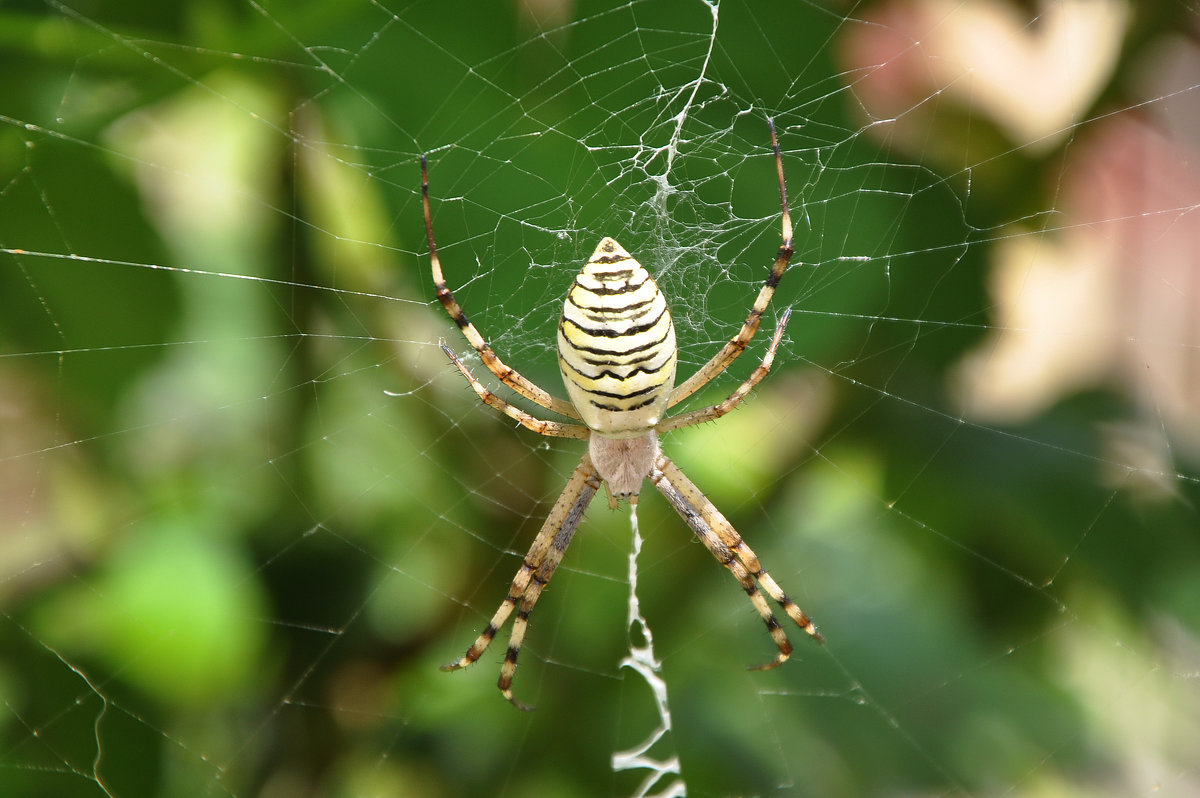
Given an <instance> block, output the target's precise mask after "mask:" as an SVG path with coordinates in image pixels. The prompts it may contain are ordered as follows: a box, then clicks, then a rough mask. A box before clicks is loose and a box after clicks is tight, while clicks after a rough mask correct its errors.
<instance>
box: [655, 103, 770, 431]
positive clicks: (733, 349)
mask: <svg viewBox="0 0 1200 798" xmlns="http://www.w3.org/2000/svg"><path fill="white" fill-rule="evenodd" d="M767 124H768V125H769V126H770V128H771V149H773V150H774V151H775V172H776V173H777V175H778V176H779V201H780V204H781V205H782V206H783V222H782V228H783V230H782V233H783V242H782V243H781V244H780V246H779V250H778V252H776V254H775V263H774V264H772V266H771V273H770V274H768V275H767V281H766V282H765V283H763V287H762V288H761V289H759V292H758V297H757V298H755V300H754V306H753V307H751V308H750V315H749V316H747V317H746V321H745V323H743V324H742V328H741V329H740V330H738V333H737V335H735V336H733V338H731V339H730V340H729V343H727V344H725V346H724V347H722V348H721V351H720V352H717V354H715V355H713V357H712V359H711V360H709V361H708V362H707V363H705V364H704V365H703V366H702V367H701V368H700V370H699V371H697V372H696V373H695V374H693V375H692V376H691V377H689V378H688V379H687V380H685V381H684V382H682V383H680V384H679V385H676V386H675V389H674V390H673V391H671V398H670V399H669V400H668V401H667V407H674V406H675V405H677V404H679V403H680V402H682V401H683V400H684V399H687V398H688V397H689V396H691V395H692V394H694V393H695V392H696V391H698V390H700V389H701V388H703V387H704V386H705V385H707V384H708V382H709V381H710V380H712V379H713V378H714V377H716V376H717V375H718V374H720V373H721V372H722V371H724V370H725V369H726V368H728V367H729V364H730V363H732V362H733V361H734V360H736V359H737V357H738V355H740V354H741V353H742V352H744V351H745V349H746V345H747V344H749V343H750V339H751V338H753V337H754V333H755V332H757V331H758V325H759V322H761V321H762V317H763V313H765V312H766V310H767V305H769V304H770V303H771V297H773V296H774V295H775V287H776V286H778V285H779V281H780V280H782V279H783V273H784V272H785V271H787V267H788V263H790V262H791V260H792V252H793V250H792V212H791V210H789V208H788V198H787V186H786V185H785V184H784V180H783V157H782V156H781V155H780V153H779V140H778V139H777V138H776V137H775V122H774V121H773V120H771V119H767Z"/></svg>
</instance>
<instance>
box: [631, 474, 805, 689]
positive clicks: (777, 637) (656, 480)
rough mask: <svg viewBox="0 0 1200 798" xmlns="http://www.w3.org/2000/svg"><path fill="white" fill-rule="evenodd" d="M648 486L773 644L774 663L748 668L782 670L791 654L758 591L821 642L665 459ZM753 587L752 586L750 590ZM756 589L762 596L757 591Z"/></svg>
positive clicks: (713, 511) (734, 535)
mask: <svg viewBox="0 0 1200 798" xmlns="http://www.w3.org/2000/svg"><path fill="white" fill-rule="evenodd" d="M650 481H651V482H652V483H653V484H654V486H655V487H656V488H658V490H659V492H660V493H662V495H663V496H665V497H666V499H667V501H668V502H669V503H670V504H671V506H672V507H674V508H675V511H676V512H678V513H679V515H680V516H681V517H682V518H683V520H684V521H686V522H687V525H688V526H690V527H691V528H692V531H693V532H695V533H696V537H698V538H699V539H700V541H701V542H702V543H703V544H704V545H705V546H706V547H707V548H708V550H709V551H710V552H712V555H713V556H714V557H716V558H717V561H718V562H720V563H721V564H722V565H724V566H725V567H726V568H728V569H729V572H730V573H731V574H733V576H734V578H735V579H737V581H738V584H739V585H741V586H742V589H743V590H745V591H746V595H747V596H749V597H750V603H751V604H753V605H754V609H755V610H757V611H758V614H759V617H761V618H762V619H763V623H765V624H766V625H767V631H768V632H769V633H770V635H771V639H772V640H773V641H774V642H775V645H776V647H777V648H778V649H779V653H778V654H777V655H776V657H775V659H774V660H772V661H770V662H767V663H764V664H762V665H758V666H754V668H753V669H755V670H763V669H768V668H774V667H777V666H779V665H782V664H783V663H784V662H786V661H787V659H788V657H790V656H791V654H792V643H791V641H790V640H788V637H787V634H786V633H785V632H784V631H783V627H781V626H780V625H779V621H778V620H776V618H775V614H774V613H773V612H771V607H770V605H768V604H767V600H766V599H765V598H763V591H765V592H766V593H767V595H769V596H770V597H771V599H772V600H774V602H775V603H776V604H778V605H779V607H780V609H782V610H783V611H784V612H785V613H787V615H788V617H789V618H791V619H792V620H793V621H794V622H795V623H796V625H797V626H799V627H800V628H801V629H803V630H804V631H805V632H806V633H807V634H808V635H809V636H811V637H812V638H813V639H814V640H816V641H817V642H818V643H823V642H825V638H823V637H821V633H820V632H818V631H817V627H816V626H814V625H813V622H812V620H811V619H809V617H808V616H807V615H805V614H804V611H803V610H801V609H800V607H799V606H797V604H796V602H794V601H792V600H791V599H790V598H788V596H787V594H786V593H784V592H783V589H782V588H780V587H779V583H778V582H776V581H775V580H774V578H772V577H771V575H770V574H769V573H767V572H766V570H764V569H763V567H762V563H760V562H759V559H758V556H757V555H756V554H755V553H754V551H753V550H752V549H751V548H750V547H749V546H747V545H746V542H745V541H744V540H742V536H741V535H739V534H738V532H737V530H736V529H734V528H733V525H732V524H730V523H729V521H728V520H727V519H726V518H725V516H724V515H722V514H721V511H720V510H718V509H717V508H716V507H715V506H714V505H713V503H712V502H711V501H709V500H708V497H707V496H705V495H704V494H703V493H701V492H700V489H699V488H697V487H696V486H695V484H693V482H692V481H691V480H690V479H688V478H687V477H686V476H685V475H684V473H683V471H681V470H680V468H679V466H677V465H675V463H673V462H672V461H671V459H670V458H669V457H667V456H666V455H659V457H658V460H657V461H656V462H655V465H654V471H653V472H651V474H650ZM755 582H757V583H758V584H757V585H756V584H755ZM759 585H761V586H762V591H760V590H759V589H758V586H759Z"/></svg>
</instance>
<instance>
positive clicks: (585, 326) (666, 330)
mask: <svg viewBox="0 0 1200 798" xmlns="http://www.w3.org/2000/svg"><path fill="white" fill-rule="evenodd" d="M675 358H676V350H675V327H674V325H672V324H671V312H670V311H669V310H668V309H667V302H666V300H665V299H664V298H663V295H662V292H661V291H659V290H658V286H657V285H655V283H654V280H652V279H651V278H650V273H649V272H647V271H646V270H645V269H644V268H643V267H642V265H641V264H640V263H638V262H637V261H636V260H634V259H633V258H632V257H630V255H629V253H628V252H626V251H625V249H624V248H623V247H622V246H621V245H620V244H618V243H617V242H616V241H614V240H613V239H611V238H605V239H604V240H603V241H601V242H600V245H599V246H598V247H596V251H595V252H593V253H592V257H591V258H590V259H589V260H588V262H587V263H586V264H585V265H584V267H583V270H582V271H580V272H579V275H578V276H577V277H576V278H575V284H574V285H572V286H571V290H570V291H569V292H568V293H567V301H566V304H565V306H564V307H563V315H562V320H561V321H560V322H559V324H558V366H559V369H561V370H562V375H563V383H564V384H565V385H566V388H567V395H568V396H569V397H570V399H571V403H572V404H573V405H574V406H575V409H576V410H577V411H578V412H579V415H580V416H581V417H582V418H583V422H584V423H585V424H587V425H588V427H590V428H591V429H592V430H593V431H595V432H598V433H600V434H602V435H605V436H608V437H615V438H625V437H633V436H635V435H642V434H644V433H646V432H647V431H649V430H651V429H653V428H654V426H655V425H656V424H658V422H659V421H660V420H661V419H662V416H663V412H664V411H665V410H666V404H667V398H668V397H669V396H670V393H671V388H672V386H673V385H674V384H675Z"/></svg>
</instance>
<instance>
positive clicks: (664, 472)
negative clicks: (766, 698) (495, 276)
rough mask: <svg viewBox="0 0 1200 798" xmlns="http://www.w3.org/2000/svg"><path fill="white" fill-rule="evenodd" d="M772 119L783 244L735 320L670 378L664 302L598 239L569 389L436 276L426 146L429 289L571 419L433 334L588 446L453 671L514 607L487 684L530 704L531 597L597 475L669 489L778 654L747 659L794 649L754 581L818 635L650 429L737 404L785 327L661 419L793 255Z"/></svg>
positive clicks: (763, 298) (570, 357) (576, 317)
mask: <svg viewBox="0 0 1200 798" xmlns="http://www.w3.org/2000/svg"><path fill="white" fill-rule="evenodd" d="M768 126H769V128H770V131H771V148H772V150H774V153H775V170H776V172H777V174H778V177H779V198H780V203H781V205H782V207H783V212H782V226H783V243H782V245H781V246H780V247H779V250H778V252H777V254H776V256H775V262H774V264H773V265H772V267H771V272H770V274H769V275H768V276H767V280H766V283H765V284H764V285H763V287H762V289H761V290H760V291H759V292H758V297H757V298H756V299H755V301H754V305H753V307H752V308H751V309H750V315H749V316H748V317H747V318H746V321H745V323H743V324H742V328H741V330H740V331H738V333H737V335H735V336H734V337H733V338H732V339H731V340H730V341H729V342H728V343H726V344H725V346H724V347H723V348H722V349H721V350H720V351H719V352H717V354H716V355H714V356H713V358H712V359H711V360H709V361H708V362H707V363H706V364H704V366H703V367H702V368H701V369H700V370H699V371H697V372H696V373H695V374H694V375H692V376H691V377H690V378H689V379H687V380H685V381H684V382H683V383H682V384H680V385H677V386H675V385H674V382H675V365H676V346H675V330H674V327H673V325H672V322H671V314H670V311H669V310H668V309H667V303H666V300H665V299H664V298H663V295H662V293H661V292H660V291H659V290H658V286H657V285H656V284H655V282H654V280H653V279H651V277H650V274H649V273H648V272H647V271H646V270H645V269H644V268H643V267H642V265H641V264H640V263H638V262H637V261H636V260H634V259H633V258H632V257H631V256H630V254H629V253H628V252H626V251H625V249H624V248H623V247H622V246H621V245H620V244H618V243H617V242H616V241H615V240H613V239H612V238H607V237H606V238H604V239H602V240H601V241H600V244H599V245H598V246H597V247H596V251H595V252H593V253H592V256H591V257H590V258H589V259H588V262H587V263H586V264H585V265H584V267H583V269H582V270H581V271H580V272H579V274H578V275H577V276H576V277H575V283H574V285H572V286H571V288H570V290H569V291H568V292H567V299H566V303H565V305H564V308H563V313H562V317H561V319H560V321H559V324H558V365H559V370H560V371H561V372H562V376H563V383H564V385H565V386H566V389H567V396H568V397H569V401H564V400H562V399H559V398H558V397H556V396H553V395H551V394H550V393H549V392H548V391H546V390H544V389H542V388H540V387H539V386H537V385H535V384H534V383H532V382H530V381H529V380H528V379H526V378H525V377H523V376H521V375H520V374H519V373H518V372H517V371H515V370H514V369H512V368H511V367H509V366H507V365H505V364H504V362H503V361H501V360H500V358H499V356H497V355H496V353H495V352H494V351H493V350H492V347H491V346H490V345H489V344H488V343H487V341H485V340H484V339H483V337H482V336H481V335H480V334H479V331H478V330H476V329H475V326H474V325H473V324H471V322H470V321H468V320H467V316H466V314H465V313H464V312H463V309H462V308H461V307H459V305H458V303H457V302H456V301H455V299H454V295H453V294H452V293H451V292H450V289H449V288H447V287H446V279H445V277H444V275H443V274H442V265H441V261H440V260H439V259H438V254H437V246H436V245H435V244H434V240H433V222H432V221H431V217H430V213H429V174H428V171H427V167H426V159H425V156H424V155H422V156H421V203H422V206H423V209H424V213H425V234H426V237H427V239H428V242H429V257H430V261H431V264H432V270H433V283H434V286H435V287H436V289H437V298H438V300H439V301H440V302H441V303H442V307H444V308H445V309H446V312H447V313H449V314H450V318H451V319H453V320H454V322H455V324H457V325H458V328H459V329H460V330H462V333H463V335H464V336H465V337H466V339H467V341H468V342H469V343H470V344H471V346H472V347H474V349H475V351H476V352H478V353H479V357H480V359H481V360H482V362H483V365H484V366H486V367H487V369H488V370H489V371H490V372H492V374H494V375H495V376H496V378H497V379H499V380H500V382H502V383H504V384H505V385H507V386H508V387H509V388H511V389H513V390H514V391H516V392H517V393H518V394H520V395H521V396H524V397H525V398H526V399H528V400H530V401H532V402H534V403H535V404H537V405H539V406H540V407H542V408H545V409H546V410H549V411H551V412H553V413H556V414H558V415H560V416H565V417H567V418H570V419H573V422H563V421H547V420H543V419H540V418H538V417H536V416H533V415H530V414H529V413H526V412H525V411H523V410H521V409H519V408H517V407H515V406H513V405H511V404H509V403H508V402H506V401H504V400H503V399H501V398H500V397H498V396H496V394H494V393H492V392H491V391H489V390H488V389H487V388H486V387H485V386H484V385H483V384H482V383H481V382H480V381H479V380H477V379H476V378H475V377H474V376H473V375H472V374H471V372H470V371H469V370H468V369H467V367H466V366H465V365H464V364H463V362H462V360H461V359H460V358H459V357H458V355H456V354H455V353H454V351H453V350H452V349H451V348H450V347H449V346H447V345H446V344H445V342H444V341H443V342H441V347H442V349H443V350H444V351H445V353H446V355H447V356H448V357H449V358H450V360H451V362H452V363H453V364H454V365H455V366H456V367H457V368H458V370H459V371H460V372H461V373H462V375H463V377H464V378H466V380H467V382H468V383H470V385H471V387H472V388H473V389H474V390H475V393H477V394H478V395H479V398H480V399H481V400H482V401H483V403H484V404H486V405H488V406H490V407H493V408H495V409H496V410H498V411H500V412H501V413H503V414H505V415H506V416H508V417H509V418H512V419H515V420H516V421H518V422H520V423H521V424H522V425H523V426H525V427H527V428H529V429H531V430H533V431H534V432H536V433H538V434H540V435H546V436H550V437H558V438H581V439H585V440H587V442H588V450H587V452H585V453H584V455H583V458H582V459H581V460H580V461H579V465H578V466H577V467H576V468H575V471H574V473H573V474H572V475H571V478H570V479H569V480H568V481H567V486H566V488H564V489H563V492H562V494H561V495H560V496H559V497H558V500H557V501H556V502H555V503H554V507H553V508H552V509H551V510H550V514H549V516H548V517H547V518H546V521H545V523H544V524H543V525H542V528H541V531H540V532H538V534H537V537H536V538H535V539H534V541H533V545H532V546H531V547H530V549H529V553H528V554H526V555H525V559H524V560H523V561H522V563H521V567H520V569H519V570H518V571H517V574H516V576H515V577H514V578H513V581H512V586H511V587H510V588H509V590H508V595H507V596H506V597H505V598H504V601H503V602H502V603H501V604H500V607H499V609H497V610H496V613H495V615H493V616H492V619H491V621H490V622H489V623H488V625H487V626H486V627H485V628H484V630H483V631H482V632H481V633H480V635H479V637H478V638H476V640H475V642H474V643H472V644H471V647H470V648H468V649H467V651H466V653H465V654H464V655H463V656H462V657H460V658H459V659H457V660H455V661H454V662H451V663H448V664H446V665H443V666H442V670H444V671H454V670H458V669H460V668H465V667H467V666H468V665H471V664H472V663H474V662H476V661H477V660H478V659H479V658H480V657H481V656H482V655H483V652H484V651H485V650H487V647H488V646H489V645H490V644H491V642H492V640H493V638H495V636H496V634H497V632H498V631H499V630H500V627H502V626H503V625H504V623H505V622H506V621H507V620H508V618H509V616H510V615H512V613H513V610H516V618H515V619H514V620H513V626H512V632H511V634H510V637H509V642H508V650H507V651H506V652H505V655H504V663H503V664H502V665H501V666H500V679H499V681H498V682H497V686H498V687H499V688H500V693H501V694H502V695H503V696H504V697H505V698H506V699H508V701H509V702H510V703H512V704H513V706H515V707H517V708H519V709H525V710H528V709H530V708H531V707H528V706H526V705H525V704H522V703H521V702H520V701H518V700H517V699H515V698H514V697H513V692H512V681H513V676H514V674H515V673H516V669H517V656H518V654H519V653H520V651H521V643H522V642H523V641H524V639H525V631H526V627H527V625H528V623H529V614H530V613H531V612H532V611H533V607H534V604H536V603H537V600H538V597H539V596H540V595H541V593H542V589H543V588H545V586H546V584H547V583H548V582H549V581H550V577H551V576H552V575H553V574H554V570H555V569H556V568H557V567H558V565H559V563H560V562H561V561H562V558H563V554H564V553H565V552H566V549H567V546H568V545H569V544H570V542H571V538H572V536H573V535H574V534H575V530H576V529H577V528H578V527H579V523H580V521H581V520H582V519H583V513H584V511H585V510H586V509H587V506H588V504H589V503H590V502H591V500H592V497H593V496H595V494H596V492H597V491H598V490H599V489H600V485H601V484H605V485H606V487H607V492H608V505H609V507H610V508H612V509H616V508H617V506H618V502H619V500H621V499H624V500H626V501H628V502H629V503H630V504H636V503H637V500H638V494H639V492H640V490H641V487H642V483H643V481H644V480H647V479H648V480H650V483H651V484H652V485H654V487H656V488H658V490H659V492H660V493H662V494H663V496H665V497H666V499H667V502H668V503H670V505H671V506H672V507H674V508H675V510H676V511H677V512H678V513H679V515H680V516H682V517H683V520H684V521H686V522H687V524H688V526H690V527H691V528H692V531H693V532H695V534H696V536H697V537H698V538H699V539H700V541H701V542H702V543H704V545H705V546H707V547H708V550H709V551H710V552H712V555H713V556H714V557H716V559H717V561H718V562H720V563H721V565H723V566H725V567H726V568H728V569H729V571H730V573H732V574H733V576H734V578H735V579H737V581H738V584H740V585H741V586H742V589H743V590H745V591H746V594H747V595H748V596H749V597H750V602H751V603H752V604H753V605H754V609H755V610H757V611H758V614H759V616H761V617H762V619H763V622H764V623H765V624H766V625H767V631H768V633H769V634H770V635H771V639H772V640H773V641H774V643H775V645H776V647H777V648H778V649H779V653H778V654H777V655H776V656H775V658H774V659H773V660H771V661H770V662H767V663H764V664H762V665H758V666H754V667H753V669H755V670H764V669H768V668H774V667H776V666H778V665H781V664H783V663H784V662H785V661H786V660H787V659H788V657H789V656H790V655H791V653H792V644H791V642H790V641H789V640H788V637H787V634H786V633H785V632H784V630H783V627H781V626H780V625H779V621H777V620H776V618H775V615H774V613H773V612H772V611H771V608H770V606H769V605H768V604H767V601H766V599H765V598H763V592H765V593H766V594H767V595H768V596H770V597H771V598H772V599H773V600H774V601H775V603H776V604H778V605H779V607H780V608H781V609H782V610H783V611H784V612H785V613H787V615H788V617H789V618H791V619H792V620H793V621H795V622H796V625H797V626H799V627H800V628H801V629H803V630H804V631H805V632H807V633H808V634H809V635H810V636H811V637H812V638H814V639H815V640H816V641H817V642H824V639H823V638H822V637H821V635H820V633H819V632H818V631H817V629H816V627H815V626H814V625H813V623H812V621H811V620H809V617H808V616H807V615H805V614H804V612H803V611H802V610H801V609H800V608H799V607H798V606H797V605H796V603H795V602H794V601H792V600H791V599H790V598H788V597H787V595H786V594H785V593H784V592H783V590H782V589H781V588H780V587H779V584H778V583H777V582H776V581H775V580H774V579H773V578H772V577H771V575H770V574H769V573H767V572H766V571H765V570H764V569H763V567H762V565H761V563H760V562H759V560H758V557H757V556H756V555H755V554H754V552H753V551H752V550H751V549H750V547H749V546H747V545H746V543H745V542H744V541H743V540H742V538H741V536H740V535H739V534H738V533H737V530H735V529H734V528H733V526H732V525H731V524H730V523H729V521H727V520H726V518H725V516H723V515H722V514H721V512H720V511H719V510H718V509H717V508H716V507H715V506H713V504H712V502H710V501H709V500H708V498H706V497H705V495H704V494H703V493H701V492H700V489H699V488H697V487H696V486H695V485H694V484H693V483H692V481H691V480H689V479H688V478H687V477H686V476H684V474H683V472H682V471H681V470H680V469H679V467H678V466H676V465H675V463H673V462H672V461H671V459H670V458H668V457H667V456H666V455H665V454H663V453H662V450H661V449H660V448H659V444H658V438H659V436H660V435H662V434H663V433H666V432H670V431H671V430H675V429H680V428H681V427H690V426H693V425H696V424H702V423H704V422H706V421H713V420H715V419H718V418H720V417H721V416H723V415H725V414H726V413H728V412H729V411H730V410H732V409H733V408H734V407H736V406H737V405H738V403H739V402H741V401H742V399H744V398H745V397H746V395H747V394H748V393H749V392H750V391H751V390H752V389H753V388H754V386H755V385H757V384H758V383H759V381H760V380H762V378H763V377H765V376H766V375H767V372H768V371H769V370H770V368H771V362H772V361H773V360H774V357H775V350H776V348H777V347H778V346H779V341H780V339H781V338H782V337H783V331H784V329H785V327H786V325H787V320H788V316H789V312H786V311H785V312H784V314H783V317H782V318H781V319H780V322H779V326H778V328H777V329H776V331H775V335H774V337H773V338H772V339H771V343H770V345H769V346H768V347H767V352H766V354H765V355H764V356H763V359H762V362H761V363H760V364H759V365H758V367H757V368H755V369H754V371H753V373H751V375H750V376H749V377H748V378H747V379H746V381H745V382H743V383H742V384H741V385H740V386H739V387H738V388H737V390H735V391H734V392H733V393H732V394H730V395H729V397H728V398H727V399H725V401H723V402H721V403H720V404H716V405H712V406H710V407H704V408H700V409H698V410H692V411H689V412H686V413H680V414H679V415H675V416H670V417H664V413H665V411H666V410H667V409H669V408H671V407H673V406H674V405H677V404H679V403H680V402H681V401H683V400H684V399H686V398H688V397H689V396H691V395H692V394H693V393H695V392H696V391H697V390H699V389H700V388H702V387H703V386H704V385H706V384H708V382H710V381H711V380H712V379H713V378H714V377H716V376H717V375H719V374H720V373H721V372H723V371H724V370H725V369H726V368H727V367H728V366H729V364H730V363H732V362H733V361H734V360H735V359H736V358H737V357H738V355H740V354H741V353H742V352H743V351H744V350H745V348H746V346H747V344H748V343H749V342H750V340H751V339H752V338H753V337H754V333H755V332H756V331H757V330H758V326H759V322H760V321H761V320H762V316H763V313H764V312H765V311H766V309H767V305H768V304H769V303H770V301H771V297H772V296H773V295H774V293H775V287H776V286H777V285H778V284H779V280H780V279H781V278H782V277H783V273H784V271H785V270H786V269H787V267H788V263H789V261H790V260H791V258H792V220H791V213H790V211H789V210H788V200H787V189H786V187H785V185H784V178H783V159H782V158H781V156H780V153H779V142H778V140H777V138H776V136H775V125H774V122H773V121H771V120H769V119H768ZM673 386H674V387H673ZM574 422H581V423H574ZM756 582H757V584H755V583H756ZM759 587H761V588H762V590H761V591H760V590H759Z"/></svg>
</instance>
